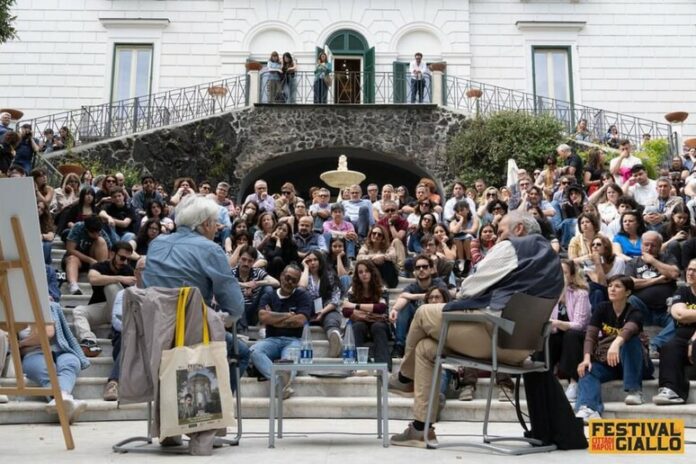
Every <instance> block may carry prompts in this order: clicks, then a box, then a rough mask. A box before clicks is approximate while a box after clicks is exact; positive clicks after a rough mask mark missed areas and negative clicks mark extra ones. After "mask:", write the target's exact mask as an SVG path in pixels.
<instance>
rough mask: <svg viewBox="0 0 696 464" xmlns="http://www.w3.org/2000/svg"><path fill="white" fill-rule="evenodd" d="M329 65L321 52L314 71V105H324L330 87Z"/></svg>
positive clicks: (330, 70)
mask: <svg viewBox="0 0 696 464" xmlns="http://www.w3.org/2000/svg"><path fill="white" fill-rule="evenodd" d="M332 71H333V70H332V69H331V63H329V58H328V56H327V55H326V53H324V52H321V53H320V54H319V59H318V60H317V67H316V68H315V69H314V103H315V104H316V103H322V104H326V100H327V97H328V95H329V85H331V72H332Z"/></svg>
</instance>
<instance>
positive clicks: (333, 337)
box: [328, 329, 343, 358]
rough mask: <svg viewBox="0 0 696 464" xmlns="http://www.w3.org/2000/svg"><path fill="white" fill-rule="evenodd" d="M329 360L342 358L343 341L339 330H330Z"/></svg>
mask: <svg viewBox="0 0 696 464" xmlns="http://www.w3.org/2000/svg"><path fill="white" fill-rule="evenodd" d="M328 339H329V358H340V357H341V351H342V349H343V339H342V338H341V332H339V331H338V330H337V329H332V330H329V336H328Z"/></svg>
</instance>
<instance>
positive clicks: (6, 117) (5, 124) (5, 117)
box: [0, 111, 12, 141]
mask: <svg viewBox="0 0 696 464" xmlns="http://www.w3.org/2000/svg"><path fill="white" fill-rule="evenodd" d="M11 119H12V116H11V115H10V113H8V112H7V111H3V112H2V113H0V141H2V138H3V136H4V135H5V132H10V131H11V130H12V129H11V128H10V120H11Z"/></svg>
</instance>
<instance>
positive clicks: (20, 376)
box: [0, 216, 75, 450]
mask: <svg viewBox="0 0 696 464" xmlns="http://www.w3.org/2000/svg"><path fill="white" fill-rule="evenodd" d="M10 221H11V223H12V232H13V234H14V238H15V243H16V244H17V251H18V253H19V259H17V260H7V261H6V260H5V258H4V254H3V250H2V243H0V299H1V300H2V304H3V306H4V307H5V318H6V319H7V321H6V325H7V329H8V338H9V339H10V349H11V353H12V361H13V363H14V369H15V376H16V378H17V386H16V387H15V388H11V387H6V388H0V394H4V395H14V396H53V397H54V398H55V400H56V410H57V411H58V418H59V419H60V426H61V428H62V429H63V438H64V440H65V446H66V448H67V449H69V450H71V449H74V448H75V443H74V441H73V437H72V433H71V431H70V423H69V421H68V416H67V414H66V411H65V403H63V396H62V393H61V390H60V385H58V375H57V374H56V366H55V364H54V363H53V355H52V353H51V346H50V345H49V343H48V335H47V333H46V321H45V320H44V317H43V314H42V311H41V304H40V301H41V300H40V298H41V296H39V294H38V291H37V288H36V280H35V279H34V275H33V274H32V270H31V264H30V261H29V252H28V250H27V244H26V242H25V240H24V233H23V231H22V224H21V223H20V220H19V217H17V216H12V218H10ZM17 269H21V270H22V273H23V276H24V282H25V283H26V286H27V287H26V288H27V292H28V294H29V299H30V301H31V309H32V312H33V313H34V320H33V321H16V320H15V317H14V311H13V306H12V297H11V296H10V286H9V280H8V272H9V271H12V270H17ZM46 297H47V296H46V295H43V298H46ZM18 323H19V324H22V325H24V324H26V323H35V324H36V330H37V331H38V333H39V339H40V342H41V351H42V352H43V355H44V359H45V361H46V367H47V368H48V377H49V378H50V379H51V386H50V387H28V386H27V385H26V383H25V381H24V371H23V370H22V358H21V356H20V352H19V339H18V338H17V333H18V331H19V330H21V328H20V327H19V326H18Z"/></svg>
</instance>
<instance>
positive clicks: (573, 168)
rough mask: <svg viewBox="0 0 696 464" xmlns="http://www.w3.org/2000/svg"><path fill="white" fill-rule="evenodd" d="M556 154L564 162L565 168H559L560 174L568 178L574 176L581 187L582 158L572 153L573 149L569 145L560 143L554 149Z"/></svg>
mask: <svg viewBox="0 0 696 464" xmlns="http://www.w3.org/2000/svg"><path fill="white" fill-rule="evenodd" d="M556 153H558V156H559V157H560V158H561V159H562V160H563V161H564V163H565V166H564V167H562V168H561V173H562V174H567V175H569V176H574V177H575V179H576V181H577V184H578V185H582V181H583V178H582V176H583V175H584V173H583V169H582V158H580V156H579V155H577V154H576V153H573V149H572V148H570V145H566V144H565V143H562V144H560V145H559V146H558V148H556Z"/></svg>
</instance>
